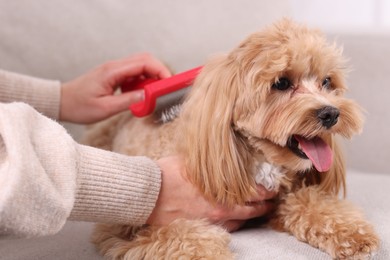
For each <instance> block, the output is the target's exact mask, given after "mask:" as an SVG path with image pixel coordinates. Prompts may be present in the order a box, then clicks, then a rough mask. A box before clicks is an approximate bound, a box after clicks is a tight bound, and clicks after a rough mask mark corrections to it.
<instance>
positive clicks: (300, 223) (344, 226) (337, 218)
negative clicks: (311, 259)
mask: <svg viewBox="0 0 390 260" xmlns="http://www.w3.org/2000/svg"><path fill="white" fill-rule="evenodd" d="M271 225H272V226H273V227H274V228H276V229H279V230H283V231H287V232H290V233H291V234H293V235H294V236H295V237H297V238H298V239H299V240H301V241H304V242H307V243H309V244H310V245H312V246H314V247H317V248H319V249H321V250H323V251H325V252H327V253H328V254H330V255H331V256H332V257H333V258H338V259H367V258H369V257H370V255H371V254H372V253H373V252H375V251H376V250H377V249H378V246H379V238H378V236H377V235H376V233H375V231H374V229H373V227H372V225H370V224H369V223H368V222H367V221H366V220H365V218H364V217H363V215H362V213H361V212H360V211H359V210H358V209H357V208H356V207H354V206H353V205H351V203H349V202H347V201H345V200H340V199H338V198H337V196H335V195H329V194H328V193H325V192H322V191H320V190H319V188H318V187H317V186H312V187H305V188H302V189H300V190H298V191H297V192H294V193H289V194H286V196H285V197H284V198H283V200H282V203H281V204H280V206H279V208H278V210H277V213H276V218H275V219H273V220H272V222H271Z"/></svg>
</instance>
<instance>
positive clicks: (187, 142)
mask: <svg viewBox="0 0 390 260" xmlns="http://www.w3.org/2000/svg"><path fill="white" fill-rule="evenodd" d="M240 87H241V85H240V75H239V69H238V68H237V65H236V63H235V62H234V61H232V60H231V59H229V58H228V57H225V56H224V57H219V58H215V59H214V60H212V61H211V62H209V63H207V65H206V66H205V67H204V68H203V69H202V72H201V73H200V74H199V76H198V77H197V78H196V81H195V83H194V86H193V87H192V91H191V93H190V94H189V96H188V98H187V100H186V101H185V102H184V104H183V110H182V112H181V115H180V120H181V121H180V122H181V123H182V133H183V138H180V143H179V147H181V148H182V149H180V150H181V152H183V153H184V155H185V156H186V160H187V161H186V166H187V169H186V170H187V172H188V177H189V179H190V180H192V181H193V182H194V183H195V184H196V185H198V187H199V189H200V190H201V191H202V192H203V194H204V195H205V196H206V197H207V198H208V199H210V200H212V201H216V202H220V203H226V204H227V205H233V204H237V203H238V204H243V203H245V200H248V199H249V198H250V197H251V196H253V195H254V194H255V182H254V180H253V177H251V176H250V175H249V174H248V172H250V171H249V170H248V168H249V167H251V166H250V160H249V154H248V151H247V149H246V147H245V144H244V142H242V141H241V139H240V137H238V136H236V134H235V132H234V130H233V125H232V118H233V111H234V106H235V103H236V99H237V96H238V93H239V91H240Z"/></svg>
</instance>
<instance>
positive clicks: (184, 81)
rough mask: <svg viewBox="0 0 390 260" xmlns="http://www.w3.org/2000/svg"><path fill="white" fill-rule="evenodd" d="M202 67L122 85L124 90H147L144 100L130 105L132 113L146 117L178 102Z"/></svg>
mask: <svg viewBox="0 0 390 260" xmlns="http://www.w3.org/2000/svg"><path fill="white" fill-rule="evenodd" d="M201 69H202V67H197V68H194V69H192V70H188V71H185V72H182V73H179V74H176V75H174V76H172V77H170V78H166V79H138V80H134V81H132V82H130V83H129V84H126V85H124V86H122V92H126V91H131V90H136V89H144V91H145V99H144V100H143V101H141V102H138V103H134V104H132V105H130V107H129V109H130V110H131V112H132V114H133V115H134V116H137V117H144V116H148V115H150V114H152V113H154V112H156V111H160V110H162V109H164V108H167V107H169V106H172V105H173V104H175V103H178V100H180V99H181V98H182V97H183V96H184V94H185V93H186V92H187V88H188V87H190V86H191V85H192V83H193V82H194V80H195V78H196V76H197V75H198V74H199V72H200V70H201Z"/></svg>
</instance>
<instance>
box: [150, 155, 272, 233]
mask: <svg viewBox="0 0 390 260" xmlns="http://www.w3.org/2000/svg"><path fill="white" fill-rule="evenodd" d="M182 161H183V160H182V158H180V157H179V156H171V157H166V158H162V159H160V160H158V161H157V164H158V165H159V166H160V168H161V171H162V185H161V190H160V194H159V197H158V200H157V203H156V207H155V208H154V210H153V212H152V214H151V215H150V217H149V218H148V220H147V224H153V225H167V224H169V223H170V222H172V221H173V220H175V219H177V218H187V219H208V220H209V221H210V222H211V223H215V224H221V225H222V226H224V227H225V228H227V230H229V231H235V230H237V229H239V228H240V227H241V226H242V225H243V224H244V223H245V221H246V220H248V219H251V218H255V217H260V216H263V215H265V214H267V213H269V212H271V211H272V209H273V208H274V205H273V203H271V202H269V201H267V200H268V199H271V198H273V197H274V196H275V195H276V193H275V192H269V191H267V190H266V189H265V188H264V187H262V186H260V185H259V186H258V196H257V197H256V198H252V200H251V201H252V203H250V204H248V205H245V206H239V205H236V206H235V207H234V208H228V207H226V206H224V205H213V204H211V203H210V202H208V201H207V200H206V199H205V198H204V197H203V196H202V194H201V193H200V192H199V190H198V189H197V188H196V187H195V186H194V185H193V184H192V183H190V182H189V181H188V180H186V179H185V178H183V176H182V173H183V172H184V165H183V163H182ZM256 202H257V203H256Z"/></svg>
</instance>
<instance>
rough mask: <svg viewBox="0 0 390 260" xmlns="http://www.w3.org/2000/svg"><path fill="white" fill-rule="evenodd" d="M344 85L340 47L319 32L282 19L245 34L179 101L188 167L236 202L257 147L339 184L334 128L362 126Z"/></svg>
mask: <svg viewBox="0 0 390 260" xmlns="http://www.w3.org/2000/svg"><path fill="white" fill-rule="evenodd" d="M345 91H346V86H345V82H344V64H343V59H342V57H341V50H340V49H337V48H336V46H335V45H330V44H328V43H327V42H326V41H325V38H324V36H323V35H322V34H321V33H320V32H318V31H316V30H311V29H308V28H306V27H304V26H302V25H297V24H295V23H293V22H291V21H290V20H287V19H285V20H282V21H280V22H278V23H276V24H275V25H273V26H272V27H270V28H268V29H266V30H264V31H261V32H259V33H255V34H253V35H251V36H249V37H248V38H247V39H246V40H245V41H244V42H242V43H241V44H240V45H239V46H238V47H237V48H236V49H234V50H233V51H232V52H230V53H229V54H228V55H226V56H223V57H219V58H216V59H214V60H212V61H211V62H209V63H208V64H206V66H205V67H204V69H203V70H202V72H201V74H200V75H199V76H198V78H197V80H196V82H195V84H194V87H193V91H192V93H191V94H190V96H189V98H188V100H187V101H186V103H185V105H184V107H183V113H182V119H183V121H184V122H185V124H184V125H185V128H186V130H185V133H186V135H188V136H187V137H186V140H187V141H188V142H187V143H186V146H188V149H187V157H188V166H189V167H188V170H189V171H192V172H193V175H194V177H195V179H194V180H195V181H196V182H197V183H198V184H199V183H203V184H201V188H202V190H203V191H205V193H206V194H210V197H214V198H217V200H222V201H225V199H224V196H225V197H226V194H230V193H231V194H233V195H232V197H234V196H236V198H237V199H233V200H235V202H240V198H245V197H246V198H247V197H248V196H249V194H251V193H252V192H253V189H251V188H249V187H253V185H254V184H253V180H252V179H251V176H250V173H249V172H250V167H251V166H250V165H251V158H252V157H251V156H252V154H253V153H254V152H261V153H263V154H264V156H265V158H266V160H267V161H268V162H269V163H271V164H275V165H278V166H281V167H284V168H285V169H287V170H289V171H294V172H298V171H299V172H305V171H306V172H309V171H313V172H317V173H318V172H324V173H322V174H321V177H320V181H319V182H322V184H323V187H324V189H326V190H328V191H335V192H337V191H338V190H339V188H340V186H341V185H343V182H344V164H343V160H342V156H341V154H340V151H339V149H338V148H337V146H336V144H335V141H334V135H335V134H338V135H341V136H343V137H346V138H350V137H351V136H352V135H353V134H355V133H358V132H359V131H360V129H361V127H362V116H361V112H360V108H359V106H358V105H357V104H356V103H354V102H353V101H351V100H348V99H346V98H344V97H343V94H344V93H345ZM191 174H192V173H191ZM313 174H314V173H313ZM322 175H323V176H322ZM244 186H248V187H246V188H245V187H244ZM224 191H225V195H222V193H224ZM211 194H212V195H211ZM228 197H229V195H228ZM226 200H227V202H229V201H230V200H231V199H226Z"/></svg>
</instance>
